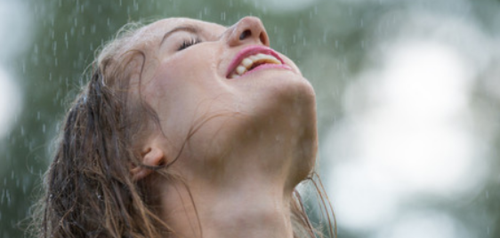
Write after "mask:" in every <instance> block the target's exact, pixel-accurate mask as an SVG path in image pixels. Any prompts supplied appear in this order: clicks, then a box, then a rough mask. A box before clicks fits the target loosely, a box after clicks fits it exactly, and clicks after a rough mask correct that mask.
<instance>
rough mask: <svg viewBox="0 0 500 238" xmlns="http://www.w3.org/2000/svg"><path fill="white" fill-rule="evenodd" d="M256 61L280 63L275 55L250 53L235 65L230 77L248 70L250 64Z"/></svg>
mask: <svg viewBox="0 0 500 238" xmlns="http://www.w3.org/2000/svg"><path fill="white" fill-rule="evenodd" d="M256 63H259V64H266V63H267V64H281V61H279V60H278V59H276V57H274V56H272V55H266V54H262V53H259V54H256V55H250V56H248V57H246V58H244V59H243V60H242V61H241V63H240V64H239V65H238V66H237V67H236V69H235V70H234V72H233V74H232V75H231V78H236V77H239V76H241V75H243V74H244V73H245V72H247V71H248V70H250V69H251V68H252V66H253V65H254V64H256Z"/></svg>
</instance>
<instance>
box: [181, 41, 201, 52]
mask: <svg viewBox="0 0 500 238" xmlns="http://www.w3.org/2000/svg"><path fill="white" fill-rule="evenodd" d="M200 42H201V40H200V39H198V38H191V39H190V40H184V41H183V42H182V44H181V45H180V46H179V49H177V50H178V51H181V50H184V49H186V48H188V47H190V46H192V45H195V44H198V43H200Z"/></svg>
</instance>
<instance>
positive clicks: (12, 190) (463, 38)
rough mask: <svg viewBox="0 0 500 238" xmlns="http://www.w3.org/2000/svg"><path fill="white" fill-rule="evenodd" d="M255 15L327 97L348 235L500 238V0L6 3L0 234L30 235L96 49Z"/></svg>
mask: <svg viewBox="0 0 500 238" xmlns="http://www.w3.org/2000/svg"><path fill="white" fill-rule="evenodd" d="M247 15H253V16H258V17H260V18H261V19H262V21H263V22H264V25H265V27H266V29H267V32H268V34H269V37H270V39H271V46H272V47H273V48H274V49H276V50H278V51H280V52H282V53H284V54H286V55H288V56H289V57H290V58H291V59H292V60H294V61H295V62H296V64H297V65H298V66H299V68H301V70H302V71H303V74H304V75H305V76H306V78H308V79H309V80H310V81H311V83H312V84H313V86H314V88H315V90H316V94H317V105H318V122H319V135H320V155H319V159H320V162H319V166H318V171H319V173H320V174H321V177H322V180H323V182H324V183H325V186H326V190H327V192H328V194H329V196H330V199H331V202H332V204H333V207H334V210H335V213H336V215H337V221H338V229H339V237H342V238H351V237H352V238H355V237H356V238H357V237H374V238H382V237H384V238H386V237H389V238H403V237H404V238H408V237H427V238H429V237H436V238H448V237H449V238H455V237H484V238H488V237H491V238H496V237H500V227H499V224H500V167H499V166H500V163H499V162H500V158H499V148H500V146H499V145H500V140H499V139H500V137H499V136H500V123H499V122H500V110H499V108H500V107H499V106H500V1H499V0H439V1H437V0H414V1H402V0H401V1H397V0H301V1H299V0H296V1H293V0H254V1H250V0H242V1H237V0H212V1H187V0H148V1H146V0H145V1H139V0H114V1H93V0H64V1H63V0H19V1H18V0H0V46H1V47H2V50H0V237H5V238H9V237H23V236H25V234H24V231H25V228H26V224H27V222H28V220H29V216H30V206H32V204H33V202H34V201H35V200H36V199H37V197H38V195H39V190H40V186H41V185H40V184H41V182H42V174H43V173H44V172H45V170H46V169H47V166H48V164H49V163H50V160H51V159H50V152H51V148H52V146H53V144H52V141H53V139H54V137H55V135H56V131H57V129H58V127H59V126H60V121H61V119H62V117H63V115H64V111H65V109H66V108H67V106H68V104H69V102H70V101H71V100H72V98H73V97H74V96H75V94H76V93H77V92H78V90H79V89H80V86H81V85H82V84H83V83H84V82H85V81H86V79H85V78H82V73H83V71H84V69H85V68H86V67H87V66H88V65H89V64H90V63H91V61H92V60H93V56H94V51H95V50H96V49H97V47H99V46H100V45H101V44H102V43H103V42H106V41H108V40H110V39H111V38H112V37H113V36H114V34H115V33H116V32H117V30H118V29H119V28H120V27H121V26H123V25H124V24H125V23H127V22H130V21H150V20H153V19H161V18H166V17H174V16H184V17H192V18H197V19H202V20H206V21H212V22H216V23H219V24H222V25H232V24H234V23H235V22H237V21H238V20H239V19H240V18H241V17H243V16H247ZM307 192H308V190H304V193H307ZM309 202H310V203H311V204H314V201H313V199H310V200H309ZM311 206H312V207H314V206H313V205H311ZM311 214H312V215H313V216H317V215H318V214H319V213H318V212H314V208H313V212H311Z"/></svg>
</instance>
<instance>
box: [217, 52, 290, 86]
mask: <svg viewBox="0 0 500 238" xmlns="http://www.w3.org/2000/svg"><path fill="white" fill-rule="evenodd" d="M258 53H262V54H266V55H272V56H274V57H276V59H278V60H279V61H280V62H281V63H282V65H269V66H267V65H262V66H259V67H256V68H255V69H259V68H286V69H290V67H289V66H288V65H285V62H284V61H283V59H281V57H280V56H279V55H278V53H276V52H275V51H274V50H272V49H271V48H269V47H265V46H260V45H252V46H248V47H245V48H243V49H242V50H241V51H240V52H238V54H237V55H236V57H234V59H233V60H232V61H231V63H230V64H229V68H228V69H227V73H226V78H229V76H230V74H231V73H232V72H233V71H234V70H235V69H236V67H237V66H238V65H239V64H240V63H241V61H242V60H243V59H244V58H246V57H248V56H250V55H255V54H258ZM263 66H266V67H263ZM255 69H253V70H255ZM253 70H252V71H253ZM248 72H250V71H247V72H246V73H248ZM246 73H245V74H246Z"/></svg>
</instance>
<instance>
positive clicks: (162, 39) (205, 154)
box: [40, 17, 317, 238]
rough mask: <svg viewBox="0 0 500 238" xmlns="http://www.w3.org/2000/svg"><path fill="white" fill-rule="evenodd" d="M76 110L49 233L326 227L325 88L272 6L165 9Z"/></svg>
mask: <svg viewBox="0 0 500 238" xmlns="http://www.w3.org/2000/svg"><path fill="white" fill-rule="evenodd" d="M92 71H93V73H92V77H91V80H90V82H89V83H88V85H87V86H86V88H85V89H84V91H83V92H82V93H81V94H80V95H79V97H78V98H77V99H76V100H75V102H74V103H73V105H72V107H71V109H70V111H69V113H68V114H67V117H66V122H65V125H64V128H63V131H62V133H61V136H60V141H59V144H58V148H57V150H56V155H55V158H54V161H53V163H52V165H51V166H50V169H49V171H48V174H47V178H46V184H47V188H46V191H47V195H46V197H45V198H44V200H43V208H42V218H41V222H42V226H41V228H42V229H41V231H42V232H41V235H40V237H134V238H135V237H205V238H210V237H275V238H279V237H299V236H306V237H314V231H313V228H312V227H311V225H310V223H309V220H308V218H307V216H306V214H305V212H304V210H303V208H302V207H301V205H302V203H301V201H300V197H298V193H296V192H295V188H296V186H297V185H298V184H299V183H300V182H301V181H303V180H305V179H306V178H308V176H309V175H310V174H311V173H312V170H313V167H314V163H315V157H316V150H317V130H316V111H315V110H316V109H315V96H314V91H313V89H312V87H311V85H310V84H309V82H308V81H307V80H306V79H305V78H303V76H302V75H301V73H300V71H299V69H298V68H297V66H296V65H295V64H294V63H293V62H292V61H291V60H290V59H288V58H287V57H286V56H284V55H282V54H279V53H277V52H275V51H274V50H272V49H270V48H269V39H268V35H267V33H266V31H265V29H264V27H263V25H262V23H261V22H260V20H259V19H257V18H254V17H246V18H243V19H242V20H240V21H239V22H238V23H237V24H235V25H234V26H232V27H229V28H226V27H223V26H220V25H217V24H213V23H208V22H203V21H197V20H192V19H184V18H175V19H164V20H160V21H157V22H154V23H152V24H150V25H147V26H144V27H141V28H138V29H136V30H134V31H129V32H126V33H124V34H121V36H119V37H118V39H116V40H115V41H113V42H111V43H110V44H108V45H107V46H106V47H104V49H103V50H102V51H101V53H100V54H99V56H98V57H97V60H96V61H95V62H94V64H93V68H92Z"/></svg>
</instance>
